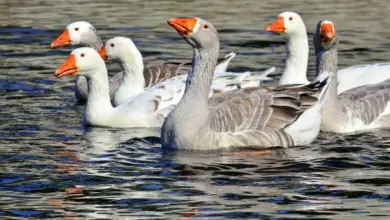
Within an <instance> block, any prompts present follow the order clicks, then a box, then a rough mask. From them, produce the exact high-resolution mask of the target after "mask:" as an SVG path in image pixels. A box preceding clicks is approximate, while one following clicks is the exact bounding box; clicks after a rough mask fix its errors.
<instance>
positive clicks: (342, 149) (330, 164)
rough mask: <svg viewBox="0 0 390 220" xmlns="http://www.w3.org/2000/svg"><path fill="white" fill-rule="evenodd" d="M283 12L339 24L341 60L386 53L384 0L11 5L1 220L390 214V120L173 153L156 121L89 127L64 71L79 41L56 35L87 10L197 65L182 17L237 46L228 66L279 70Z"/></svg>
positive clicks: (0, 95) (4, 46)
mask: <svg viewBox="0 0 390 220" xmlns="http://www.w3.org/2000/svg"><path fill="white" fill-rule="evenodd" d="M75 6H77V7H75ZM282 11H296V12H298V13H300V14H301V15H302V17H303V19H304V21H305V23H306V25H307V29H308V32H309V35H311V34H312V33H313V31H314V28H315V24H316V23H317V21H318V20H321V19H330V20H332V21H334V22H335V24H336V26H337V29H338V32H339V33H340V39H341V45H340V54H339V59H340V66H349V65H354V64H362V63H369V62H382V61H383V62H385V61H388V60H389V52H388V51H389V48H390V43H389V42H388V39H389V37H390V32H389V29H388V28H386V27H390V19H389V18H390V17H389V16H390V15H389V13H388V11H389V6H388V3H387V2H386V1H379V0H378V1H352V0H346V1H336V0H330V1H327V2H324V1H305V0H300V1H295V2H293V3H292V2H291V1H285V0H273V1H252V0H244V1H228V0H220V1H213V2H210V1H205V0H198V1H183V2H178V1H171V0H166V1H136V0H133V1H130V0H129V1H126V0H114V1H101V2H96V1H90V0H83V1H75V0H69V1H66V2H64V1H58V0H54V1H38V0H32V1H1V2H0V57H1V59H0V69H1V74H0V198H1V199H0V216H1V217H3V218H15V219H16V218H23V217H29V218H38V219H44V218H61V219H62V218H65V219H79V218H80V219H82V218H107V219H115V218H117V219H119V218H120V219H122V218H123V219H124V218H128V219H136V218H148V219H152V218H155V219H158V218H164V219H165V218H172V219H177V218H182V217H199V218H208V219H223V218H240V219H242V218H251V219H253V218H270V219H273V218H278V219H284V218H290V219H297V218H300V219H302V218H307V219H331V218H337V219H338V218H342V219H356V218H362V219H370V218H381V217H382V218H383V219H387V218H388V217H389V214H388V213H390V210H389V206H388V204H389V201H390V197H389V196H390V194H389V191H390V190H389V185H390V169H389V167H390V163H389V161H390V154H389V149H390V148H389V146H390V143H389V140H390V139H389V134H388V131H386V130H378V131H373V132H372V133H369V134H355V135H351V136H342V135H334V134H327V133H322V134H321V135H320V137H319V139H318V140H317V141H316V142H315V143H313V144H312V145H311V146H306V147H296V148H291V149H272V150H271V151H263V152H253V150H250V149H248V150H247V151H244V152H235V151H218V152H207V153H200V152H182V151H179V152H175V151H163V150H162V149H161V148H160V145H159V144H158V143H159V139H158V138H156V137H157V136H158V135H159V130H158V129H156V130H154V129H102V128H90V129H85V128H83V127H82V112H83V108H84V107H83V106H81V105H77V104H75V99H74V94H73V85H74V79H73V78H68V79H56V78H55V77H54V70H55V69H56V68H57V67H58V65H60V64H61V63H62V62H63V61H64V59H65V58H66V56H67V55H68V54H69V52H70V49H68V48H63V49H56V50H52V49H50V47H49V45H50V42H51V41H53V40H54V39H55V38H56V37H57V36H58V34H60V33H61V32H62V31H63V29H64V28H65V26H66V25H67V24H68V23H71V22H74V21H77V20H87V21H89V22H91V23H92V24H94V25H95V26H96V28H97V30H98V32H99V35H100V36H101V37H102V39H103V40H107V39H109V38H111V37H114V36H118V35H121V36H127V37H131V38H132V39H133V40H134V42H135V44H136V45H137V46H138V47H139V49H140V50H141V52H142V53H143V55H144V57H145V60H147V61H148V62H151V63H153V62H162V61H164V60H169V61H173V60H179V61H180V60H183V61H188V60H190V58H191V53H192V51H191V50H190V48H189V47H188V45H187V44H186V43H185V42H184V41H183V40H182V39H181V38H180V37H179V36H178V35H177V34H176V33H175V32H174V31H173V30H172V29H171V28H170V27H169V26H168V25H167V24H166V20H167V18H169V17H173V16H180V15H185V16H193V15H194V16H198V17H202V18H205V19H208V20H210V21H211V22H213V23H214V24H215V26H216V27H217V28H218V30H219V36H220V39H221V54H227V53H229V52H231V51H236V52H238V54H239V55H238V56H237V57H236V58H235V59H234V60H233V61H232V63H231V69H232V70H234V71H246V70H252V71H261V70H264V69H266V68H268V67H271V66H276V67H277V73H281V72H282V70H283V67H284V62H283V61H284V58H285V49H284V43H283V39H282V38H281V37H278V36H273V35H269V34H267V33H265V32H264V29H265V27H266V25H267V24H269V23H270V22H272V21H273V20H274V19H275V17H276V16H277V15H278V14H279V13H280V12H282ZM362 30H364V31H362ZM309 39H311V37H310V36H309ZM310 46H311V45H310ZM310 59H311V60H310V62H309V63H310V64H309V72H310V73H314V60H313V56H311V57H310ZM109 67H110V72H111V73H116V72H117V68H118V67H117V66H109ZM1 217H0V218H1Z"/></svg>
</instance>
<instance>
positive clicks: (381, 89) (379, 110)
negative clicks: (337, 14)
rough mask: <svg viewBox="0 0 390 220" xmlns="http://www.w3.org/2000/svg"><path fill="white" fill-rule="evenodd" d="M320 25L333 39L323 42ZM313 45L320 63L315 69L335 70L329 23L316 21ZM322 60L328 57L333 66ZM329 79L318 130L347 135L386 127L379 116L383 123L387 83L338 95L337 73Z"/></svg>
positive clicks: (388, 123)
mask: <svg viewBox="0 0 390 220" xmlns="http://www.w3.org/2000/svg"><path fill="white" fill-rule="evenodd" d="M324 23H326V24H327V25H332V28H333V31H334V34H335V36H334V39H333V40H331V42H326V41H325V43H324V42H323V38H324V37H325V34H323V33H322V31H321V28H322V25H323V24H324ZM313 43H314V45H315V52H316V56H317V61H318V63H321V62H322V63H323V65H321V66H319V65H317V69H321V68H329V66H332V70H331V71H335V69H334V68H333V66H336V67H337V45H338V39H337V35H336V31H335V30H334V25H333V23H332V22H331V21H320V22H319V23H318V25H317V30H316V32H315V34H314V37H313ZM324 57H328V58H331V60H332V62H334V63H335V64H336V65H334V64H329V62H325V61H324V60H322V59H323V58H324ZM335 72H336V71H335ZM333 78H334V80H332V81H331V84H330V88H329V90H330V92H329V93H330V94H329V97H328V99H327V100H326V103H325V106H324V109H323V119H322V127H321V129H322V130H324V131H330V132H336V133H348V132H355V131H359V130H366V129H371V128H377V127H388V126H390V121H389V118H388V117H383V119H385V120H387V121H380V120H381V118H382V116H384V113H385V109H386V108H387V106H388V104H389V101H390V80H385V81H383V82H380V83H377V84H369V85H363V86H360V87H356V88H353V89H349V90H347V91H345V92H343V93H341V94H339V95H338V94H337V93H338V92H337V85H338V80H337V79H338V76H337V73H336V74H334V76H333ZM387 114H388V113H387ZM376 122H379V123H376ZM374 123H376V124H374Z"/></svg>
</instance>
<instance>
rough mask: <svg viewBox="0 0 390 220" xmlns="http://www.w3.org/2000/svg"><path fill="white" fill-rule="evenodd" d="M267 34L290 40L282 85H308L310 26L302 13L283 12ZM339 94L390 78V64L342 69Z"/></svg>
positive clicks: (287, 45)
mask: <svg viewBox="0 0 390 220" xmlns="http://www.w3.org/2000/svg"><path fill="white" fill-rule="evenodd" d="M266 31H268V32H272V33H277V34H281V35H283V36H284V37H285V39H286V52H287V58H286V66H285V69H284V72H283V74H282V76H281V78H280V80H279V85H284V84H291V83H297V84H305V85H306V84H307V83H308V80H307V75H306V72H307V63H308V54H309V46H308V40H307V34H306V26H305V24H304V22H303V20H302V18H301V16H299V14H297V13H295V12H283V13H281V14H279V16H278V17H277V18H276V20H275V21H274V22H273V23H272V24H271V25H269V26H268V27H267V29H266ZM337 76H338V81H339V85H338V86H337V93H338V94H341V93H343V92H345V91H347V90H349V89H351V88H355V87H359V86H362V85H367V84H375V83H379V82H382V81H384V80H386V79H389V78H390V63H374V64H364V65H356V66H351V67H347V68H344V69H340V70H338V74H337Z"/></svg>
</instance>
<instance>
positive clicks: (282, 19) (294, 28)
mask: <svg viewBox="0 0 390 220" xmlns="http://www.w3.org/2000/svg"><path fill="white" fill-rule="evenodd" d="M266 30H267V32H272V33H277V34H282V35H285V36H292V35H297V34H305V35H306V27H305V23H304V22H303V20H302V18H301V16H299V15H298V14H297V13H295V12H283V13H281V14H279V16H278V17H277V18H276V20H275V21H274V22H273V23H272V24H270V25H269V26H268V27H267V29H266Z"/></svg>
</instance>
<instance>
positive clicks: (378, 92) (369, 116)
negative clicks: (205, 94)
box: [339, 80, 390, 124]
mask: <svg viewBox="0 0 390 220" xmlns="http://www.w3.org/2000/svg"><path fill="white" fill-rule="evenodd" d="M339 99H340V101H341V102H342V103H343V104H344V107H345V108H347V109H350V110H351V111H350V112H352V114H353V116H354V117H357V118H359V119H361V120H362V121H363V122H364V124H370V123H371V122H373V121H374V120H376V119H377V118H378V117H379V116H380V115H381V114H382V113H383V111H384V110H385V108H386V107H387V104H388V102H389V101H390V80H386V81H383V82H381V83H378V84H373V85H364V86H360V87H357V88H354V89H350V90H348V91H346V92H344V93H342V94H340V95H339Z"/></svg>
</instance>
